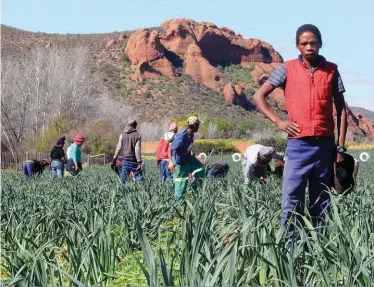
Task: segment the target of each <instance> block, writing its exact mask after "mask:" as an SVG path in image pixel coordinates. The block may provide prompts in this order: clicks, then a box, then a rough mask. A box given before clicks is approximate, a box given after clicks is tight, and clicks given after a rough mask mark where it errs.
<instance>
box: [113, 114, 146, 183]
mask: <svg viewBox="0 0 374 287" xmlns="http://www.w3.org/2000/svg"><path fill="white" fill-rule="evenodd" d="M137 125H138V124H137V122H136V121H135V120H130V121H128V122H127V124H126V127H125V129H124V130H123V133H122V134H121V135H120V136H119V139H118V144H117V148H116V151H115V153H114V156H113V160H112V165H111V167H112V169H114V167H115V165H116V160H117V157H118V156H121V157H122V169H121V174H120V178H121V182H122V184H125V182H126V179H127V177H128V175H129V174H130V172H132V175H133V178H134V179H135V181H137V182H140V183H143V173H142V169H141V166H142V162H143V161H142V153H141V136H140V134H139V133H138V132H137V130H136V127H137Z"/></svg>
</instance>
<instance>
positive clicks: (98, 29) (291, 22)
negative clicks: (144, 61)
mask: <svg viewBox="0 0 374 287" xmlns="http://www.w3.org/2000/svg"><path fill="white" fill-rule="evenodd" d="M373 11H374V1H373V0H356V1H352V0H340V1H338V0H314V1H295V0H283V1H281V0H268V1H260V0H258V1H253V0H236V1H233V0H231V1H224V0H184V1H179V0H105V1H98V0H60V1H57V0H1V23H2V24H5V25H9V26H12V27H16V28H19V29H23V30H27V31H32V32H38V31H40V32H46V33H58V34H67V33H70V34H81V33H106V32H114V31H123V30H134V29H137V28H142V27H155V26H159V25H160V24H161V23H162V22H164V21H165V20H168V19H172V18H188V19H193V20H196V21H209V22H213V23H215V24H216V25H217V26H218V27H228V28H230V29H232V30H234V31H235V33H237V34H239V33H240V34H242V35H243V37H245V38H259V39H261V40H263V41H266V42H268V43H270V44H271V45H272V46H273V47H274V48H275V50H277V51H278V52H279V53H280V54H281V55H282V57H283V59H284V60H289V59H293V58H295V57H296V56H297V54H298V51H297V50H296V47H295V33H296V30H297V28H298V27H299V26H301V25H303V24H314V25H316V26H317V27H318V28H319V29H320V31H321V33H322V40H323V48H322V49H321V50H320V54H321V55H323V56H325V57H326V58H327V60H329V61H332V62H334V63H336V64H338V68H339V72H340V74H341V76H342V79H343V83H344V85H345V88H346V93H345V99H346V101H347V103H348V105H350V106H359V107H363V108H367V109H369V110H372V111H374V76H373V75H374V56H373V53H374V52H373V47H374V37H373V30H372V28H373V27H374V17H373Z"/></svg>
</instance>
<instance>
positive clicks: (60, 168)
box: [50, 137, 66, 179]
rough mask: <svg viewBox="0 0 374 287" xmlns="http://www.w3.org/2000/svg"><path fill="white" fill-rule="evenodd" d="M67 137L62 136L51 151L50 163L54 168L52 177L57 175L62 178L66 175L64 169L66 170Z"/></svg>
mask: <svg viewBox="0 0 374 287" xmlns="http://www.w3.org/2000/svg"><path fill="white" fill-rule="evenodd" d="M65 140H66V138H65V137H61V138H59V139H58V140H57V142H56V145H55V146H54V147H53V148H52V150H51V153H50V157H51V160H50V163H51V169H52V177H57V178H59V179H62V178H63V177H64V170H65V162H66V158H65V151H64V145H65Z"/></svg>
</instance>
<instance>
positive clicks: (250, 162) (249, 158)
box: [242, 144, 284, 183]
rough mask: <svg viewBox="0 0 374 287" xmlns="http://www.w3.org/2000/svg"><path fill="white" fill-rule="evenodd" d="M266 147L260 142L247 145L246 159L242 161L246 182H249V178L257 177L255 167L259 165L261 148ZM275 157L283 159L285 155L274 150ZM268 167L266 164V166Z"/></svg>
mask: <svg viewBox="0 0 374 287" xmlns="http://www.w3.org/2000/svg"><path fill="white" fill-rule="evenodd" d="M262 147H264V146H263V145H260V144H254V145H250V146H249V147H247V149H246V150H245V152H244V159H243V161H242V167H243V173H244V177H245V183H248V180H253V179H255V175H254V169H255V166H256V165H257V156H258V153H259V152H260V150H261V148H262ZM271 157H272V158H275V159H280V160H283V157H284V155H283V154H282V153H280V152H276V151H275V152H274V153H273V154H272V156H271ZM264 168H266V166H264Z"/></svg>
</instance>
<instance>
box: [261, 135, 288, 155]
mask: <svg viewBox="0 0 374 287" xmlns="http://www.w3.org/2000/svg"><path fill="white" fill-rule="evenodd" d="M256 143H257V144H261V145H264V146H272V147H274V148H275V150H276V151H279V152H285V150H286V146H287V139H285V138H275V137H271V138H263V139H260V140H258V141H256Z"/></svg>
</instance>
